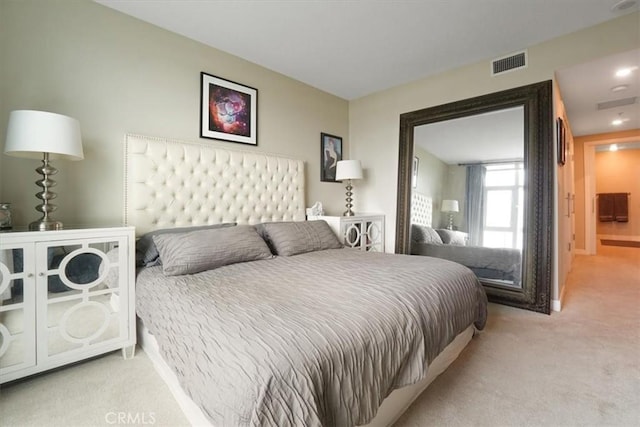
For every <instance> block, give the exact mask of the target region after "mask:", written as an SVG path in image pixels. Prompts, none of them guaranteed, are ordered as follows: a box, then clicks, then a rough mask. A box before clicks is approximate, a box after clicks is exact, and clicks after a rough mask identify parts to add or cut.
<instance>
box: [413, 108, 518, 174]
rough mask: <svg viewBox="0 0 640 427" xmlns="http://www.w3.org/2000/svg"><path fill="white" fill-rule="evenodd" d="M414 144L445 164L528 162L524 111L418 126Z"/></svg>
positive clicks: (497, 112) (489, 114)
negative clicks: (525, 158) (525, 153)
mask: <svg viewBox="0 0 640 427" xmlns="http://www.w3.org/2000/svg"><path fill="white" fill-rule="evenodd" d="M413 138H414V142H415V143H416V144H417V145H419V146H420V147H422V148H423V149H424V150H426V151H427V152H429V153H431V154H433V155H434V156H435V157H437V158H438V159H440V160H442V161H443V162H445V163H447V164H450V165H455V164H458V163H476V162H488V161H493V160H506V159H509V160H516V159H519V160H522V159H523V158H524V108H523V107H516V108H511V109H508V110H499V111H494V112H490V113H485V114H477V115H474V116H467V117H462V118H459V119H453V120H446V121H442V122H436V123H430V124H428V125H424V126H418V127H416V128H415V130H414V135H413Z"/></svg>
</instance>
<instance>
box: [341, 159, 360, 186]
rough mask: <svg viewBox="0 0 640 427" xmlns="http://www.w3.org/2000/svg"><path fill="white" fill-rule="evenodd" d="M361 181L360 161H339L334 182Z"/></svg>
mask: <svg viewBox="0 0 640 427" xmlns="http://www.w3.org/2000/svg"><path fill="white" fill-rule="evenodd" d="M343 179H362V166H361V165H360V160H340V161H339V162H338V164H337V165H336V181H342V180H343Z"/></svg>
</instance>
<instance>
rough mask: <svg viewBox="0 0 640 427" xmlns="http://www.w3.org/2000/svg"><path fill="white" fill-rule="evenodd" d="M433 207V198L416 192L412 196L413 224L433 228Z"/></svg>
mask: <svg viewBox="0 0 640 427" xmlns="http://www.w3.org/2000/svg"><path fill="white" fill-rule="evenodd" d="M432 217H433V206H432V200H431V197H427V196H425V195H424V194H421V193H418V192H416V191H414V192H413V193H412V194H411V224H418V225H425V226H427V227H431V218H432Z"/></svg>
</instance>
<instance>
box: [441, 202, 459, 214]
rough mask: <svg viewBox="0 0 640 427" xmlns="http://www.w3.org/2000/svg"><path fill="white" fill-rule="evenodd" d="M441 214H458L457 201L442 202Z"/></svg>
mask: <svg viewBox="0 0 640 427" xmlns="http://www.w3.org/2000/svg"><path fill="white" fill-rule="evenodd" d="M441 210H442V212H458V211H459V207H458V201H457V200H443V201H442V209H441Z"/></svg>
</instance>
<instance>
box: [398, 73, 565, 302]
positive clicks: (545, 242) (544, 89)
mask: <svg viewBox="0 0 640 427" xmlns="http://www.w3.org/2000/svg"><path fill="white" fill-rule="evenodd" d="M517 106H524V115H525V120H524V127H525V131H524V137H525V138H524V139H525V141H524V145H525V146H524V167H525V174H526V175H525V211H524V236H523V237H524V240H523V256H522V288H521V289H507V288H505V287H501V286H496V285H495V284H492V283H491V282H490V281H482V280H480V281H481V282H482V284H483V285H484V288H485V290H486V291H487V296H488V298H489V301H493V302H496V303H500V304H505V305H510V306H514V307H519V308H524V309H528V310H533V311H537V312H541V313H546V314H549V313H550V311H551V295H550V290H551V277H552V267H553V235H552V232H553V206H554V200H553V179H554V176H555V175H554V169H553V168H554V163H553V146H554V144H553V104H552V86H551V81H550V80H549V81H544V82H540V83H534V84H530V85H527V86H522V87H518V88H515V89H508V90H505V91H501V92H496V93H492V94H489V95H483V96H478V97H475V98H470V99H465V100H462V101H457V102H452V103H449V104H444V105H439V106H436V107H430V108H425V109H422V110H417V111H412V112H409V113H404V114H401V115H400V153H399V158H398V204H397V209H398V210H397V220H396V253H399V254H408V253H410V244H411V239H410V235H409V233H410V215H411V206H410V204H411V190H412V188H411V165H412V160H413V135H414V128H415V127H417V126H422V125H426V124H429V123H435V122H440V121H443V120H450V119H456V118H460V117H465V116H471V115H476V114H481V113H487V112H491V111H496V110H502V109H506V108H512V107H517Z"/></svg>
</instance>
